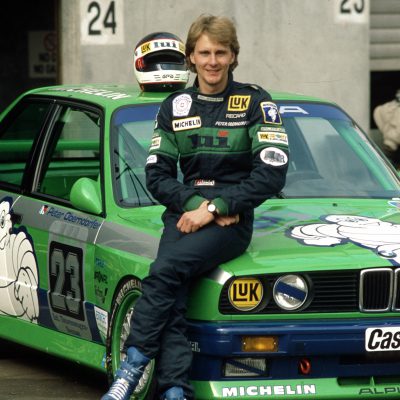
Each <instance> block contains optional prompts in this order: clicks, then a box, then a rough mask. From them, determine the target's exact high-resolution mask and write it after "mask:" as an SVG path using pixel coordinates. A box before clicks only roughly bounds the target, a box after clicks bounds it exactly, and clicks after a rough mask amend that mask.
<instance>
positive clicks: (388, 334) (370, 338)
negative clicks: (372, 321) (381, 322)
mask: <svg viewBox="0 0 400 400" xmlns="http://www.w3.org/2000/svg"><path fill="white" fill-rule="evenodd" d="M365 350H366V351H368V352H375V351H400V327H381V328H378V327H377V328H367V330H366V331H365Z"/></svg>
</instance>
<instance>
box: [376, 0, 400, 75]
mask: <svg viewBox="0 0 400 400" xmlns="http://www.w3.org/2000/svg"><path fill="white" fill-rule="evenodd" d="M370 6H371V26H370V45H371V47H370V49H371V51H370V59H371V71H399V70H400V0H371V3H370Z"/></svg>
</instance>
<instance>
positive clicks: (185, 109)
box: [172, 93, 192, 117]
mask: <svg viewBox="0 0 400 400" xmlns="http://www.w3.org/2000/svg"><path fill="white" fill-rule="evenodd" d="M191 105H192V98H191V96H190V95H189V94H186V93H185V94H181V95H180V96H177V97H175V98H174V100H172V113H173V115H174V117H185V116H186V115H188V114H189V111H190V107H191Z"/></svg>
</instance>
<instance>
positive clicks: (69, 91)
mask: <svg viewBox="0 0 400 400" xmlns="http://www.w3.org/2000/svg"><path fill="white" fill-rule="evenodd" d="M268 92H269V93H270V95H271V97H272V99H273V100H274V101H283V100H286V101H308V102H309V101H311V102H323V103H331V104H333V103H332V102H330V101H328V100H325V99H320V98H317V97H314V96H306V95H304V94H301V93H290V92H278V91H273V90H268ZM28 94H35V95H40V96H52V97H54V96H56V97H64V98H65V97H72V98H74V99H79V100H82V101H89V102H91V103H96V104H98V105H100V106H102V107H104V106H107V105H108V106H111V105H112V106H113V107H119V106H121V105H127V104H143V103H154V102H160V101H162V100H163V99H164V98H166V97H167V96H168V95H169V94H170V93H169V92H142V91H141V90H140V89H139V88H138V87H137V86H135V85H133V84H77V85H58V86H47V87H41V88H37V89H33V90H30V91H29V92H28Z"/></svg>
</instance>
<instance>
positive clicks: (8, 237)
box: [0, 201, 39, 323]
mask: <svg viewBox="0 0 400 400" xmlns="http://www.w3.org/2000/svg"><path fill="white" fill-rule="evenodd" d="M11 230H12V221H11V215H10V203H9V202H8V201H2V202H1V203H0V315H10V316H15V317H19V318H22V319H25V320H27V321H31V322H34V323H37V319H38V316H39V300H38V294H37V288H38V270H37V264H36V258H35V255H34V252H33V247H32V244H31V242H30V240H29V239H28V237H27V236H26V233H25V232H24V231H19V232H15V233H12V232H11Z"/></svg>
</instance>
